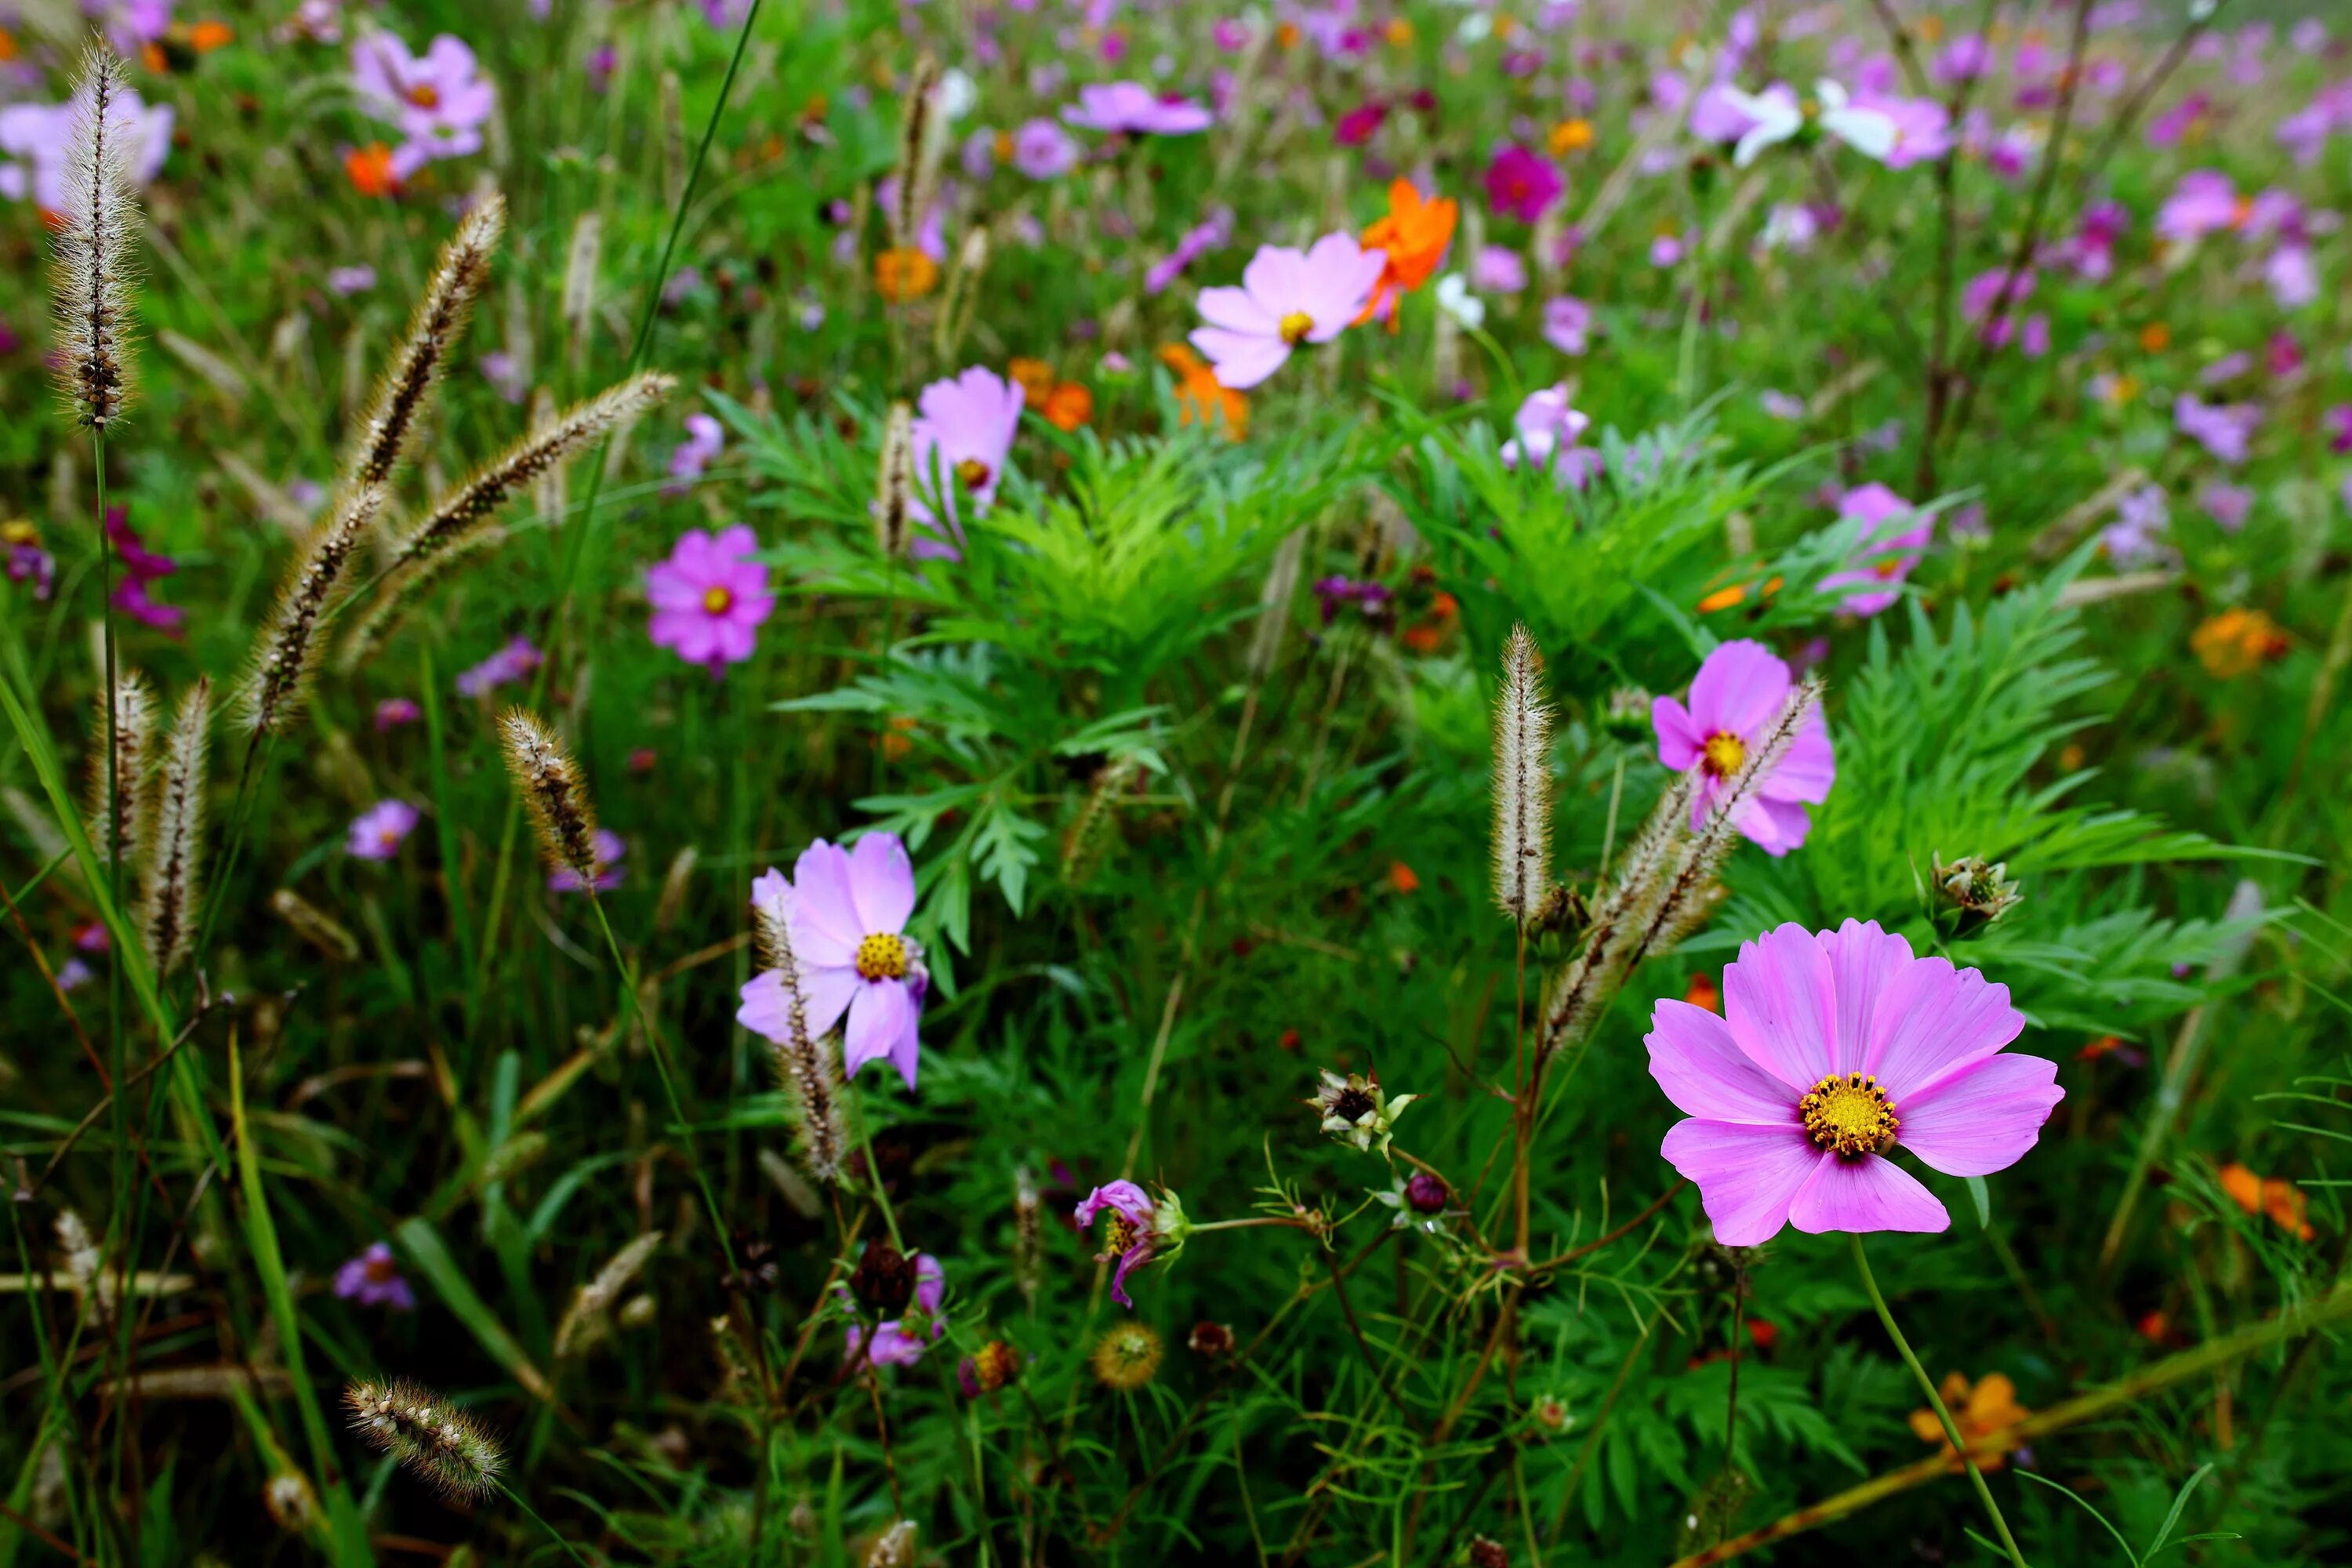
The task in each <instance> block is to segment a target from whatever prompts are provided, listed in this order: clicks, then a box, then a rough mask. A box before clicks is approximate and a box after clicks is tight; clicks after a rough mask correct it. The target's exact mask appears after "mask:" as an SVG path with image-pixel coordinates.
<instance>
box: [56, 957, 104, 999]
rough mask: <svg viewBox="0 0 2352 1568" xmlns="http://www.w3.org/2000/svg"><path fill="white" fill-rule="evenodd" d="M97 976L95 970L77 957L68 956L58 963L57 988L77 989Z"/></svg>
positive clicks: (64, 989) (63, 989)
mask: <svg viewBox="0 0 2352 1568" xmlns="http://www.w3.org/2000/svg"><path fill="white" fill-rule="evenodd" d="M97 978H98V974H97V972H96V971H94V970H92V969H91V968H90V966H89V964H87V963H83V962H82V961H81V960H80V959H79V958H68V959H67V960H66V961H65V962H64V963H60V964H59V965H58V990H60V991H79V990H80V989H81V988H82V987H83V986H85V985H87V984H89V983H90V982H91V981H93V980H95V979H97Z"/></svg>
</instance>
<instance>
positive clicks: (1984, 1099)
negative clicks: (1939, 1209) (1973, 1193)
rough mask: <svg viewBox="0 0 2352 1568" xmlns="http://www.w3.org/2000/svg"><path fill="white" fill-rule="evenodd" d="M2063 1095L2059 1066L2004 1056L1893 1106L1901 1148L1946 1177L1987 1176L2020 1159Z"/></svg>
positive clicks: (2006, 1053) (2015, 1054) (2023, 1056)
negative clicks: (1898, 1124) (1898, 1125)
mask: <svg viewBox="0 0 2352 1568" xmlns="http://www.w3.org/2000/svg"><path fill="white" fill-rule="evenodd" d="M2065 1098H2066V1091H2065V1090H2064V1089H2060V1088H2059V1087H2058V1064H2057V1063H2056V1062H2053V1061H2052V1060H2050V1059H2049V1058H2047V1057H2036V1056H2029V1055H2027V1054H2026V1053H2024V1052H2022V1051H2003V1052H2000V1054H1999V1055H1996V1056H1992V1057H1989V1058H1986V1059H1984V1060H1983V1061H1980V1062H1978V1063H1976V1064H1975V1065H1974V1066H1971V1067H1968V1068H1962V1069H1961V1070H1960V1071H1958V1072H1957V1073H1954V1074H1951V1075H1949V1076H1948V1077H1946V1078H1945V1079H1942V1080H1941V1081H1940V1082H1938V1083H1937V1084H1936V1085H1935V1086H1933V1087H1932V1088H1930V1089H1927V1090H1925V1091H1923V1092H1922V1093H1920V1094H1917V1095H1916V1096H1914V1097H1913V1098H1912V1099H1910V1100H1898V1101H1896V1102H1895V1112H1896V1114H1897V1116H1898V1117H1899V1118H1900V1119H1901V1121H1902V1123H1903V1125H1902V1129H1901V1131H1900V1132H1899V1133H1898V1135H1897V1136H1898V1137H1899V1138H1900V1140H1901V1142H1902V1144H1903V1147H1905V1148H1906V1149H1908V1150H1910V1151H1911V1152H1913V1153H1914V1154H1916V1155H1917V1156H1919V1161H1920V1163H1922V1164H1925V1165H1928V1166H1931V1167H1932V1168H1934V1169H1936V1170H1938V1171H1941V1172H1943V1173H1945V1174H1946V1175H1948V1176H1989V1175H1990V1174H1992V1173H1994V1172H1995V1171H2004V1170H2007V1169H2008V1168H2009V1167H2010V1166H2011V1165H2014V1164H2016V1163H2018V1162H2019V1161H2020V1160H2022V1159H2023V1158H2025V1153H2026V1151H2027V1150H2029V1149H2031V1148H2032V1147H2033V1145H2034V1142H2036V1141H2037V1140H2038V1139H2040V1138H2041V1136H2042V1123H2043V1122H2045V1121H2049V1120H2050V1110H2051V1108H2052V1107H2053V1106H2054V1105H2056V1104H2057V1103H2058V1102H2059V1101H2060V1100H2063V1099H2065Z"/></svg>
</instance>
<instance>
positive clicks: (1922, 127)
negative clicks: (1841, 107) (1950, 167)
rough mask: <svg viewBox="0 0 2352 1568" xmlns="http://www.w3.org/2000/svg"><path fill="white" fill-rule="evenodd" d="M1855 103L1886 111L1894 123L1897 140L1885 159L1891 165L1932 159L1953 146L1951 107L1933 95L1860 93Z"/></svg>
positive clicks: (1888, 118) (1898, 166)
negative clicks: (1944, 104) (1909, 96)
mask: <svg viewBox="0 0 2352 1568" xmlns="http://www.w3.org/2000/svg"><path fill="white" fill-rule="evenodd" d="M1853 107H1854V108H1856V109H1866V110H1874V111H1875V112H1876V113H1879V114H1882V115H1885V117H1886V119H1887V121H1889V122H1890V123H1892V124H1893V125H1894V127H1895V144H1894V146H1893V147H1891V148H1890V149H1889V150H1888V152H1887V154H1886V159H1885V162H1886V166H1887V167H1888V168H1890V169H1907V168H1909V167H1911V165H1912V164H1914V163H1934V162H1935V161H1936V160H1937V159H1938V158H1940V157H1942V156H1943V155H1944V154H1945V153H1948V152H1950V151H1951V150H1952V147H1953V145H1954V142H1953V137H1952V116H1951V111H1950V110H1947V109H1946V108H1945V107H1944V106H1943V105H1942V104H1940V103H1938V102H1937V101H1936V100H1934V99H1932V98H1899V97H1895V96H1891V95H1887V96H1881V95H1877V94H1860V95H1857V96H1856V97H1855V99H1854V100H1853Z"/></svg>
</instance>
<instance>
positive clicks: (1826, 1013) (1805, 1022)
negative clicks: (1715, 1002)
mask: <svg viewBox="0 0 2352 1568" xmlns="http://www.w3.org/2000/svg"><path fill="white" fill-rule="evenodd" d="M1723 1013H1724V1017H1725V1019H1726V1021H1727V1022H1728V1023H1729V1025H1730V1026H1731V1034H1732V1037H1733V1038H1735V1039H1737V1040H1738V1042H1739V1048H1740V1049H1742V1050H1744V1051H1746V1052H1747V1053H1748V1056H1749V1058H1752V1059H1753V1060H1754V1061H1755V1062H1756V1064H1757V1065H1758V1066H1759V1067H1761V1068H1764V1069H1765V1070H1766V1071H1768V1072H1769V1073H1771V1074H1772V1075H1773V1076H1774V1077H1775V1078H1778V1079H1780V1081H1781V1082H1782V1083H1785V1084H1790V1085H1793V1086H1794V1087H1796V1088H1798V1089H1811V1087H1812V1086H1813V1085H1815V1084H1817V1083H1819V1082H1821V1080H1822V1079H1824V1078H1827V1077H1828V1076H1829V1075H1830V1074H1831V1073H1832V1072H1835V1071H1837V1070H1838V1066H1837V1062H1836V1060H1835V1058H1833V1057H1832V1055H1831V1050H1830V1047H1831V1042H1832V1039H1834V1038H1835V1037H1836V1030H1837V990H1836V987H1835V984H1834V983H1833V982H1832V979H1831V977H1830V959H1829V954H1828V953H1827V952H1823V951H1822V944H1821V942H1820V941H1819V939H1817V938H1816V937H1815V936H1814V935H1813V933H1812V932H1811V931H1807V930H1806V929H1805V928H1804V927H1802V926H1801V925H1798V924H1796V923H1794V922H1793V921H1792V922H1790V924H1788V925H1784V926H1780V927H1778V928H1777V929H1775V930H1772V931H1766V932H1765V933H1764V934H1763V935H1762V936H1760V937H1758V938H1757V939H1756V940H1755V941H1754V942H1743V943H1742V944H1741V945H1740V949H1739V957H1738V959H1737V960H1735V961H1734V962H1732V963H1727V964H1726V965H1724V969H1723Z"/></svg>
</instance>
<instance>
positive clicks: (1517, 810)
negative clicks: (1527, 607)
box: [1495, 626, 1551, 926]
mask: <svg viewBox="0 0 2352 1568" xmlns="http://www.w3.org/2000/svg"><path fill="white" fill-rule="evenodd" d="M1543 673H1544V666H1543V655H1542V654H1541V653H1540V652H1539V651H1538V650H1537V647H1536V639H1535V638H1534V637H1532V636H1531V635H1529V633H1528V628H1527V627H1525V626H1513V627H1512V628H1511V636H1510V639H1509V640H1508V641H1507V642H1506V643H1505V644H1504V645H1503V689H1502V690H1501V691H1500V692H1499V693H1498V694H1497V695H1496V699H1495V899H1496V902H1497V903H1499V904H1501V905H1502V906H1503V912H1504V913H1505V914H1507V915H1508V916H1510V917H1511V919H1513V920H1514V921H1517V922H1518V923H1519V924H1520V925H1522V926H1524V925H1526V924H1527V923H1528V921H1530V920H1532V919H1533V918H1534V916H1535V912H1536V909H1537V906H1538V905H1539V904H1541V903H1542V902H1543V897H1544V891H1545V886H1546V883H1547V881H1548V880H1549V876H1550V870H1551V867H1550V852H1551V773H1550V766H1549V763H1550V754H1551V710H1550V709H1549V707H1547V706H1546V705H1545V703H1544V695H1543Z"/></svg>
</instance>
